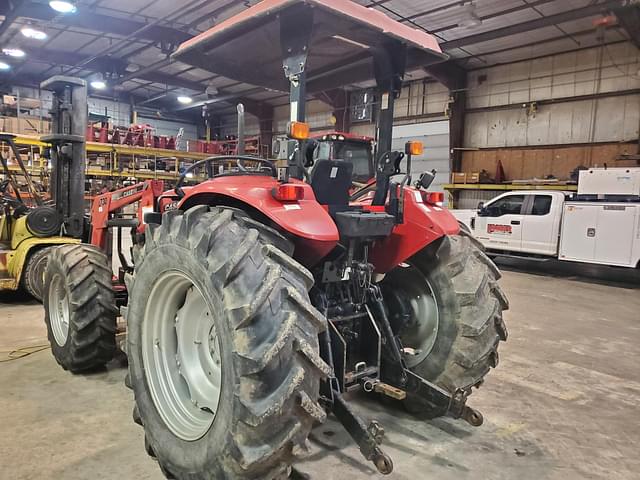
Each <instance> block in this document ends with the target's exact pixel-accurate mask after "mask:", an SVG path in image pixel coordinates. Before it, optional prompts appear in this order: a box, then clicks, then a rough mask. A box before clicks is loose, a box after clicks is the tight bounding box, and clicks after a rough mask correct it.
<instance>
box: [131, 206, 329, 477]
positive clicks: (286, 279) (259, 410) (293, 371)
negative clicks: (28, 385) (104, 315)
mask: <svg viewBox="0 0 640 480" xmlns="http://www.w3.org/2000/svg"><path fill="white" fill-rule="evenodd" d="M291 253H292V245H291V244H290V243H289V242H288V241H287V240H285V239H284V238H283V237H282V236H280V235H279V234H278V233H277V232H275V231H274V230H272V229H270V228H268V227H266V226H264V225H262V224H260V223H258V222H255V221H253V220H251V219H249V218H247V217H245V216H243V215H242V214H240V213H238V212H235V211H231V210H226V209H217V208H216V209H212V210H210V209H209V207H206V206H198V207H194V208H192V209H190V210H188V211H187V212H185V213H184V214H183V212H180V211H171V212H167V213H165V214H164V216H163V219H162V225H160V226H155V225H149V226H148V229H147V232H146V235H145V243H144V246H143V247H141V248H139V249H138V250H137V251H136V259H135V264H136V267H135V272H134V274H133V275H132V276H127V278H126V280H127V284H128V289H129V304H128V306H127V308H126V309H125V310H124V312H125V315H126V318H127V323H128V329H129V333H128V355H129V375H128V378H127V384H128V386H130V387H131V388H132V389H133V391H134V395H135V402H136V406H135V408H134V414H133V416H134V421H135V422H136V423H138V424H140V425H142V426H143V427H144V431H145V448H146V450H147V453H149V454H150V455H152V456H153V457H155V458H156V459H157V461H158V463H159V466H160V469H161V470H162V472H163V473H164V474H165V476H166V477H167V478H175V479H178V480H183V479H184V480H187V479H188V480H200V479H202V480H204V479H207V480H213V479H220V480H222V479H225V480H227V479H242V480H248V479H264V480H269V479H274V478H286V476H287V475H288V472H289V470H290V465H291V463H292V461H293V456H294V452H295V451H297V447H301V448H303V449H304V448H306V441H307V437H308V435H309V433H310V431H311V428H312V426H313V425H314V423H316V422H322V421H323V420H324V419H325V417H326V413H325V411H324V410H323V408H321V406H320V405H319V404H318V397H319V386H320V381H321V379H322V378H326V377H327V376H328V375H329V374H330V373H331V372H330V368H329V367H328V366H327V364H326V363H324V362H323V361H322V359H321V358H320V356H319V346H318V333H319V332H320V331H322V330H324V328H326V320H325V318H324V317H323V316H322V315H321V314H320V313H319V312H318V311H317V310H316V309H315V308H314V307H313V306H312V305H311V303H310V301H309V297H308V293H307V292H308V290H309V288H311V286H312V284H313V277H312V276H311V274H310V273H309V272H308V271H307V270H306V269H305V268H304V267H302V266H301V265H299V264H298V263H297V262H295V261H294V260H293V259H292V258H291V257H290V255H291ZM158 305H159V306H158ZM189 319H191V321H189ZM193 319H196V320H193ZM194 359H196V360H194ZM212 361H213V363H212ZM176 367H177V368H176Z"/></svg>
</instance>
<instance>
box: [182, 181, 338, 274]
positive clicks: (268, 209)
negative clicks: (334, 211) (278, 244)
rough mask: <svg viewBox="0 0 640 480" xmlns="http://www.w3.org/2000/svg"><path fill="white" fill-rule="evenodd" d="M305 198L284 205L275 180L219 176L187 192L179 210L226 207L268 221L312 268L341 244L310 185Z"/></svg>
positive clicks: (303, 185) (299, 257)
mask: <svg viewBox="0 0 640 480" xmlns="http://www.w3.org/2000/svg"><path fill="white" fill-rule="evenodd" d="M299 184H300V185H302V187H303V188H304V198H303V199H302V200H299V201H298V202H287V203H283V202H280V201H278V200H276V199H275V198H274V197H273V194H272V190H273V189H274V188H275V187H277V186H278V185H279V183H278V181H277V180H276V179H275V178H273V177H267V176H257V175H246V176H240V175H238V176H228V177H218V178H215V179H212V180H208V181H206V182H203V183H200V184H199V185H196V186H194V187H193V188H190V189H188V190H185V193H186V195H185V197H184V198H182V200H181V201H180V202H179V203H178V205H177V207H178V208H179V209H181V210H187V209H189V208H191V207H193V206H195V205H226V206H231V207H235V208H241V209H243V210H245V211H247V212H248V213H250V214H253V215H254V216H257V217H258V219H259V220H262V221H264V220H268V221H269V222H270V223H271V224H273V225H274V226H276V227H277V228H279V229H280V230H281V231H284V232H285V233H288V234H289V236H290V237H293V238H292V240H293V241H294V242H295V245H296V250H295V255H294V256H295V258H296V259H297V260H298V261H300V262H301V263H303V264H304V265H305V266H307V267H309V266H313V265H315V264H316V263H317V262H318V261H319V260H321V259H322V258H324V257H325V256H326V255H327V254H328V253H329V252H330V251H331V250H333V249H334V248H335V246H336V245H337V244H338V240H339V235H338V229H337V227H336V225H335V223H334V221H333V219H332V218H331V217H330V216H329V214H328V213H327V211H326V210H325V209H324V208H323V207H322V206H321V205H320V204H319V203H318V202H317V201H316V198H315V195H314V194H313V190H312V189H311V187H310V186H309V185H307V184H306V183H303V182H299Z"/></svg>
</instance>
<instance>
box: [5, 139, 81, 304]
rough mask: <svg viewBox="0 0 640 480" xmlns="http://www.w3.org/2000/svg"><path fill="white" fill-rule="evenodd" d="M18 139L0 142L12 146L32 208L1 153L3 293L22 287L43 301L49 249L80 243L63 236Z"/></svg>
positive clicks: (77, 240)
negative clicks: (26, 165) (27, 163)
mask: <svg viewBox="0 0 640 480" xmlns="http://www.w3.org/2000/svg"><path fill="white" fill-rule="evenodd" d="M13 139H14V136H13V135H10V134H6V133H0V142H3V143H4V144H5V145H9V147H10V148H11V150H12V151H13V154H14V157H15V159H16V161H17V163H18V166H19V167H20V170H21V172H20V173H21V175H22V176H24V182H22V183H23V185H24V186H25V187H26V189H27V191H28V196H29V200H30V205H27V202H26V199H23V194H21V192H20V182H18V178H17V175H16V174H15V173H14V172H13V171H12V170H11V169H10V168H9V165H8V161H7V158H6V157H5V156H4V152H2V153H0V162H1V163H2V174H3V176H4V179H3V180H2V181H0V292H2V291H6V290H17V289H18V288H20V287H22V288H24V289H25V290H27V291H28V292H29V293H30V294H31V295H32V296H33V297H35V298H36V299H37V300H42V289H43V282H44V271H45V268H46V263H47V255H48V253H49V249H50V248H51V247H53V246H55V245H63V244H67V243H79V242H80V240H79V239H76V238H71V237H66V236H61V235H60V232H61V230H62V228H61V225H62V222H61V221H60V219H59V215H58V213H57V211H56V209H55V208H53V207H51V206H47V205H45V204H44V202H43V200H42V198H41V196H40V194H39V192H38V191H37V189H36V188H35V186H34V185H33V182H32V181H31V177H30V175H29V172H28V171H27V169H26V168H25V166H24V163H23V162H22V159H21V157H20V152H19V151H18V149H17V148H16V146H15V143H14V141H13Z"/></svg>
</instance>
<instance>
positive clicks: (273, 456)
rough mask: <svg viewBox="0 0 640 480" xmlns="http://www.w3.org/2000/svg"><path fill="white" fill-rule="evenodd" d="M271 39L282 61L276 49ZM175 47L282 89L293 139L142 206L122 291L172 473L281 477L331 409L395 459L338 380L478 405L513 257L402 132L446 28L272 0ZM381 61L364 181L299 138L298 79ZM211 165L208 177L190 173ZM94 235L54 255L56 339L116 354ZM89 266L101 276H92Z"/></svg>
mask: <svg viewBox="0 0 640 480" xmlns="http://www.w3.org/2000/svg"><path fill="white" fill-rule="evenodd" d="M274 42H275V44H276V45H279V51H280V52H281V57H282V63H281V64H277V65H275V64H273V63H270V62H267V61H266V60H267V59H270V58H273V53H274V52H273V50H274V47H273V45H274ZM247 55H249V56H251V57H252V58H253V61H248V60H250V59H247ZM174 58H175V59H176V60H179V61H181V62H184V63H187V64H191V65H194V66H196V67H199V68H203V69H207V70H210V71H213V72H215V73H219V74H223V75H224V76H226V77H229V78H233V79H234V80H237V81H241V82H246V83H250V84H254V85H260V86H264V87H265V88H269V89H273V90H286V89H289V91H290V98H291V123H290V125H289V137H290V138H291V140H292V141H295V145H291V146H290V150H291V151H290V155H288V159H287V160H286V161H285V162H284V163H277V164H273V163H272V162H270V161H268V160H263V159H259V158H256V157H252V156H246V155H242V154H239V155H237V156H232V157H228V156H226V157H212V158H210V159H207V160H203V161H202V162H198V163H197V164H195V165H194V166H193V167H191V168H190V169H188V170H187V171H185V172H184V174H183V176H182V178H181V179H180V181H179V182H178V184H177V186H176V188H175V189H174V190H171V191H169V192H165V193H163V194H161V195H159V196H158V197H157V198H155V201H154V205H153V209H150V208H147V210H146V211H145V213H144V215H143V219H140V221H139V223H137V224H136V225H137V229H136V234H135V235H134V242H135V243H134V246H133V257H134V265H133V266H132V267H129V268H128V269H127V271H125V272H124V275H123V276H124V280H125V283H126V292H125V294H126V299H123V300H122V303H123V306H122V308H121V310H120V311H121V313H122V314H123V316H124V317H125V318H126V321H127V328H128V341H127V355H128V359H129V372H128V375H127V385H128V386H129V387H131V388H132V389H133V392H134V395H135V407H134V414H133V416H134V420H135V421H136V422H137V423H139V424H140V425H142V426H143V428H144V431H145V445H146V450H147V452H148V453H149V454H150V455H152V456H154V457H155V458H156V459H157V460H158V463H159V465H160V468H161V469H162V471H163V472H164V474H165V475H166V476H167V478H175V479H180V480H182V479H214V478H215V479H247V480H248V479H275V478H284V477H285V476H286V475H287V473H288V472H289V471H290V470H291V465H292V463H293V462H294V452H295V451H296V450H297V447H304V446H305V443H306V440H307V437H308V435H309V433H310V431H311V429H312V428H313V426H314V425H316V424H317V423H320V422H323V421H324V420H325V418H326V416H327V415H328V414H333V415H335V417H336V418H337V419H338V420H339V421H340V422H341V423H342V424H343V425H344V427H345V428H346V430H347V431H348V432H349V434H350V435H351V436H352V437H353V439H354V440H355V442H356V443H357V444H358V446H359V447H360V450H361V452H362V453H363V455H364V456H365V458H366V459H368V460H370V461H372V462H373V463H374V464H375V466H376V467H377V469H378V470H379V471H380V472H381V473H383V474H388V473H390V472H391V471H392V469H393V464H392V462H391V459H390V458H389V457H388V456H387V455H386V454H385V453H384V452H383V451H382V449H381V442H382V437H383V435H384V430H383V429H382V427H381V426H380V425H379V424H378V423H377V422H375V421H372V422H365V421H364V420H363V419H362V418H360V417H359V416H358V415H357V414H356V413H355V412H354V410H353V409H352V407H351V405H350V404H349V402H348V401H347V399H346V397H345V394H346V393H347V392H350V391H353V390H356V389H362V390H364V391H365V392H371V394H374V395H381V396H387V397H391V398H393V399H396V400H397V401H399V402H402V403H404V405H406V407H407V408H408V409H409V410H411V411H413V412H427V413H428V414H429V415H430V416H440V415H449V416H451V417H454V418H462V419H464V420H466V421H467V422H468V423H470V424H471V425H475V426H478V425H480V424H481V423H482V415H481V414H480V413H479V412H478V411H476V410H474V409H472V408H471V407H469V406H467V405H466V401H467V398H468V396H469V395H470V393H471V392H472V389H473V388H474V387H478V386H480V385H481V384H482V382H483V381H484V377H485V375H486V374H487V373H488V372H489V370H490V369H491V368H492V367H495V366H496V365H497V363H498V352H497V349H498V344H499V343H500V341H501V340H506V338H507V330H506V328H505V325H504V323H503V319H502V312H503V310H505V309H506V308H507V300H506V299H505V296H504V295H503V293H502V291H501V290H500V287H499V286H498V283H497V281H498V279H499V278H500V273H499V272H498V270H497V268H496V267H495V265H494V264H493V263H492V262H491V261H490V260H489V259H488V258H487V256H486V255H485V254H484V253H483V251H482V249H481V248H480V246H479V244H478V243H477V242H476V241H475V240H474V239H473V238H472V237H471V236H469V235H467V234H465V233H464V232H461V231H460V228H459V226H458V222H457V221H456V220H455V218H454V217H453V216H452V215H451V214H450V213H449V212H448V211H446V210H444V209H442V208H440V207H439V206H438V205H435V204H433V203H430V202H429V197H428V193H427V191H426V190H427V188H428V187H429V184H430V181H431V180H432V179H433V176H432V174H430V173H428V172H427V173H424V174H422V175H419V176H418V179H417V180H415V179H414V178H413V177H412V173H411V158H412V155H416V154H419V153H421V145H420V144H418V143H413V142H410V143H408V144H407V146H406V149H405V151H402V152H398V151H392V149H391V130H392V123H393V110H394V101H395V99H396V98H397V96H398V94H399V92H400V88H401V84H402V79H403V76H404V73H405V71H406V70H407V69H411V68H415V67H417V66H424V67H426V66H429V65H431V64H433V63H436V62H440V61H443V60H445V59H446V57H445V55H443V54H442V53H441V51H440V49H439V47H438V45H437V43H436V41H435V40H434V38H433V37H432V36H430V35H428V34H426V33H423V32H419V31H417V30H414V29H412V28H410V27H407V26H406V25H402V24H400V23H398V22H396V21H394V20H391V19H390V18H388V17H386V16H385V15H383V14H381V13H380V12H378V11H376V10H374V9H367V8H364V7H362V6H360V5H357V4H355V3H353V2H350V1H346V0H340V1H338V0H265V1H262V2H260V3H258V4H257V5H255V6H253V7H251V8H249V9H247V10H245V11H243V12H242V13H241V14H239V15H237V16H235V17H233V18H231V19H229V20H226V21H224V22H221V23H220V24H218V25H217V26H215V27H214V28H212V29H211V30H209V31H207V32H205V33H203V34H201V35H200V36H198V37H196V38H194V39H193V40H191V41H188V42H186V43H185V44H183V45H182V46H181V47H180V48H179V49H178V50H177V51H176V52H175V54H174ZM238 58H242V59H243V62H238ZM255 65H259V67H258V68H256V66H255ZM283 70H284V76H283V75H282V73H283ZM371 78H375V79H376V82H377V88H378V92H377V95H378V99H379V101H378V102H377V103H378V115H377V119H378V125H377V131H378V138H377V143H376V152H375V159H376V165H375V167H376V169H375V182H372V183H371V184H370V185H368V186H367V187H365V188H363V189H361V190H359V191H357V192H355V193H354V194H351V193H350V190H351V188H352V177H353V169H354V165H353V163H350V162H348V161H344V159H338V158H336V157H335V156H330V155H329V156H324V155H323V154H320V153H321V152H322V151H320V152H319V154H318V155H316V156H315V157H314V156H313V155H311V159H309V156H308V155H306V152H307V150H308V149H307V144H308V136H309V128H308V126H307V125H306V124H305V123H304V120H305V99H306V95H307V93H313V92H316V91H321V90H325V89H331V88H335V87H337V86H338V85H340V84H344V83H358V82H361V81H366V80H369V79H371ZM199 171H203V172H205V174H206V176H207V177H209V178H208V179H206V180H204V181H202V182H201V183H199V184H196V185H194V186H185V185H184V181H185V179H186V178H191V177H193V178H198V173H197V172H199ZM151 210H153V211H151ZM114 224H117V222H114ZM74 248H75V249H74ZM81 250H82V251H81ZM96 252H97V250H96V249H94V248H93V247H90V246H83V247H82V249H79V247H62V248H60V249H58V250H57V251H56V252H55V253H54V254H53V256H52V257H51V258H50V262H49V268H48V271H47V276H48V280H49V282H48V283H49V285H50V288H49V293H48V295H47V296H46V299H45V306H46V309H47V315H49V316H51V315H54V316H58V317H59V318H61V319H63V320H64V321H60V322H58V323H62V324H66V326H67V333H68V336H67V339H66V343H65V344H64V345H59V348H58V349H57V350H58V353H56V351H55V350H54V354H56V355H57V357H59V358H58V360H59V361H60V362H61V363H63V365H64V366H65V367H66V368H69V369H71V370H74V371H79V370H83V369H85V368H88V367H89V366H96V365H99V364H103V363H104V362H105V352H106V351H107V350H110V349H111V346H112V343H113V340H112V339H113V332H114V330H115V313H114V308H113V304H112V302H115V298H114V297H113V294H112V293H109V294H108V293H106V292H107V289H108V288H109V287H110V284H109V282H108V280H109V278H110V275H109V273H110V268H109V267H108V266H106V265H105V263H104V262H106V260H105V259H103V258H102V257H101V256H100V255H99V254H98V253H96ZM92 275H93V276H94V279H95V280H96V283H97V286H94V287H90V286H89V284H88V283H87V286H86V288H85V290H83V291H82V292H81V291H80V290H79V288H80V287H79V286H80V285H81V284H82V283H83V282H86V281H87V279H89V278H91V276H92ZM76 276H77V277H76ZM65 277H66V278H65ZM56 279H59V280H60V281H59V282H58V283H56V282H57V280H56ZM63 280H65V281H63ZM123 290H124V289H123ZM109 295H111V297H109ZM108 297H109V298H108ZM65 321H66V323H65ZM49 323H53V322H51V321H49ZM103 345H106V346H107V348H105V349H102V350H100V348H101V346H103ZM96 351H100V355H97V354H96ZM68 352H72V353H73V354H72V355H66V356H65V354H66V353H68ZM65 362H66V363H65Z"/></svg>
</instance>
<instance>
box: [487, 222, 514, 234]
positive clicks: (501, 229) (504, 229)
mask: <svg viewBox="0 0 640 480" xmlns="http://www.w3.org/2000/svg"><path fill="white" fill-rule="evenodd" d="M487 233H498V234H501V235H511V225H497V224H495V223H490V224H488V225H487Z"/></svg>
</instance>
